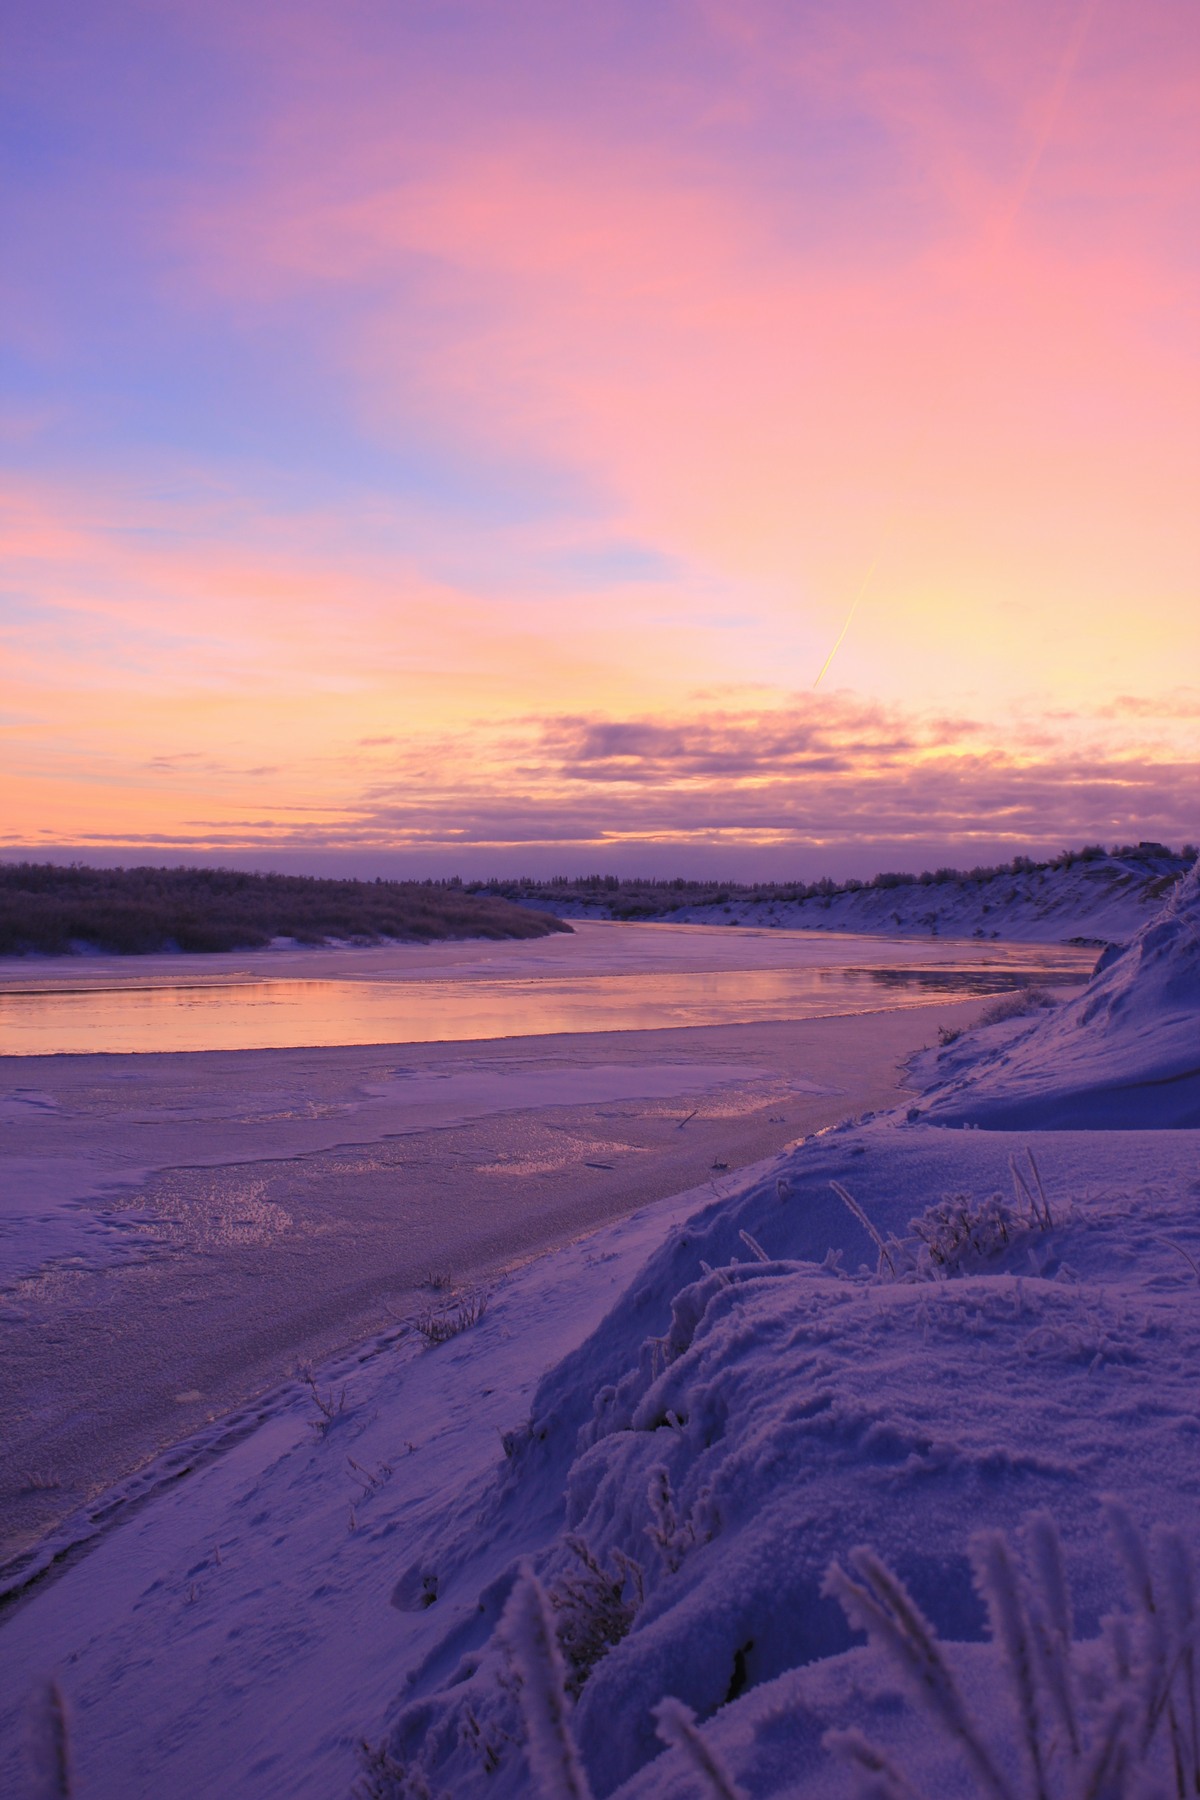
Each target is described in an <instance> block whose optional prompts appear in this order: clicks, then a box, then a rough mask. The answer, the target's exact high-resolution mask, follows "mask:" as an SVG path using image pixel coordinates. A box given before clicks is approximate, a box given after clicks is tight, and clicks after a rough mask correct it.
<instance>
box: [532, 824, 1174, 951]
mask: <svg viewBox="0 0 1200 1800" xmlns="http://www.w3.org/2000/svg"><path fill="white" fill-rule="evenodd" d="M1186 866H1187V865H1186V863H1185V862H1184V861H1183V860H1182V859H1181V858H1180V857H1178V856H1175V855H1173V854H1172V853H1170V852H1169V851H1160V850H1157V849H1155V848H1154V847H1151V848H1148V849H1147V850H1145V851H1133V852H1129V853H1123V854H1119V855H1117V854H1114V855H1112V856H1103V857H1097V858H1095V859H1091V860H1076V861H1074V862H1072V864H1071V865H1070V867H1053V866H1050V867H1044V868H1036V867H1035V868H1029V869H1021V870H1016V871H1006V872H1005V873H1003V874H999V875H993V876H990V877H988V878H986V879H976V878H975V877H972V876H962V877H958V878H954V879H936V880H930V881H928V882H926V881H913V882H907V883H904V884H901V885H896V886H882V887H875V886H866V887H861V888H854V889H851V890H850V891H848V892H840V893H834V894H828V895H811V896H810V897H808V898H807V899H802V900H789V899H784V898H781V897H779V896H777V895H773V894H772V893H771V892H770V891H769V890H765V889H760V890H758V891H757V892H754V893H749V894H747V893H739V892H738V891H737V890H736V889H735V890H733V891H731V893H730V895H729V897H728V899H727V900H722V901H720V902H717V903H714V904H710V905H683V906H680V905H677V904H675V903H674V902H673V901H672V897H671V895H670V892H669V890H664V891H663V892H662V910H661V911H659V912H656V913H651V912H642V913H639V916H641V917H657V918H662V919H669V920H671V922H672V923H674V924H681V925H682V924H699V925H759V926H762V927H764V928H767V929H771V928H777V929H787V930H792V931H796V930H802V931H861V932H871V933H878V934H882V935H885V936H886V935H890V934H892V933H896V934H899V935H903V936H916V937H928V936H930V935H931V934H932V935H935V936H941V937H981V938H993V937H997V938H1010V939H1014V940H1016V941H1018V942H1023V943H1061V942H1070V941H1072V940H1081V941H1085V942H1086V941H1091V940H1095V941H1096V942H1097V943H1098V944H1105V943H1124V942H1126V941H1127V940H1128V939H1129V938H1131V937H1132V936H1133V935H1134V933H1135V932H1136V931H1138V930H1139V929H1140V927H1141V926H1142V925H1143V924H1144V923H1145V922H1146V920H1147V919H1149V918H1152V917H1153V916H1154V914H1155V913H1156V912H1157V911H1158V909H1159V907H1160V906H1161V905H1162V902H1163V898H1164V895H1165V894H1166V892H1167V891H1168V890H1169V888H1170V886H1171V885H1172V883H1173V882H1174V881H1176V880H1177V879H1178V877H1179V875H1180V874H1181V872H1182V871H1183V869H1184V868H1185V867H1186ZM511 897H513V898H516V897H517V895H516V893H515V891H514V893H513V895H512V896H511ZM529 904H530V905H537V906H540V907H541V908H542V909H543V910H546V911H553V912H556V913H558V914H559V916H560V917H562V918H566V919H576V918H607V917H609V916H610V911H609V908H608V907H607V906H605V905H603V904H597V903H595V902H589V901H587V900H583V899H580V898H579V897H578V896H576V895H573V894H571V892H570V891H569V890H566V891H565V892H564V893H563V894H562V896H561V897H560V896H559V895H556V893H555V892H554V890H552V889H539V890H538V892H537V895H536V897H535V898H531V899H530V901H529Z"/></svg>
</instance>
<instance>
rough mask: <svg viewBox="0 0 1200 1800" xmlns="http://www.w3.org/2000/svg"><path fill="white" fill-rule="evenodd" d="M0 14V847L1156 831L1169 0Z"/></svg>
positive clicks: (329, 2)
mask: <svg viewBox="0 0 1200 1800" xmlns="http://www.w3.org/2000/svg"><path fill="white" fill-rule="evenodd" d="M5 16H6V22H5V26H4V44H3V49H2V50H0V55H2V56H3V62H4V69H3V84H4V91H3V96H2V99H0V107H2V111H3V155H4V168H5V173H4V177H3V197H2V202H0V242H2V243H3V245H4V249H3V253H2V254H0V314H2V319H3V350H2V364H0V366H2V369H3V377H2V393H3V401H2V409H0V459H2V469H3V475H2V490H0V539H2V543H3V555H2V568H0V584H2V596H3V599H2V606H3V663H4V670H3V695H2V700H0V731H2V733H3V742H4V746H5V755H4V760H5V764H6V768H7V771H8V777H7V779H6V784H5V785H6V791H7V796H8V804H7V806H6V808H5V812H4V816H3V844H4V849H3V851H2V852H0V853H2V854H4V855H7V856H12V855H17V854H27V853H41V852H43V851H49V850H54V851H56V852H58V853H66V852H70V853H72V854H77V855H79V856H80V857H83V858H85V859H86V858H88V857H92V858H93V859H100V858H103V859H104V860H108V861H113V860H125V861H142V862H144V861H155V862H159V861H177V860H181V859H182V858H184V857H187V858H189V859H191V858H192V857H195V856H203V857H204V858H205V859H206V860H213V861H222V862H241V863H247V864H250V865H253V866H258V867H264V868H266V867H277V868H304V869H311V870H312V871H313V872H317V873H320V872H325V871H330V870H334V869H337V870H347V871H352V872H355V873H362V874H372V875H373V874H376V873H384V874H400V873H405V872H409V871H411V872H412V873H415V874H421V875H425V874H439V873H441V874H452V873H455V872H458V873H462V874H464V875H468V874H486V873H487V872H489V871H492V870H496V871H507V872H518V871H528V872H530V873H535V874H547V873H552V872H555V871H559V870H562V871H564V872H570V873H575V872H584V871H587V870H592V869H598V870H614V871H618V872H633V871H643V872H647V873H655V874H673V873H685V874H700V873H714V874H719V875H740V876H743V877H758V876H761V877H773V876H780V877H786V876H791V875H797V876H804V877H807V878H811V877H813V876H817V875H821V874H825V873H831V874H834V875H840V874H849V873H856V874H869V873H871V872H872V871H874V870H875V869H878V868H880V867H910V868H920V867H922V866H927V865H929V864H931V863H944V862H956V863H963V862H965V863H972V862H977V861H981V860H990V859H992V858H995V857H998V856H1009V855H1011V854H1013V852H1014V851H1017V850H1020V851H1027V850H1032V851H1035V852H1036V851H1038V850H1057V849H1059V848H1061V847H1062V846H1063V845H1069V844H1077V843H1082V842H1084V841H1094V840H1100V841H1103V842H1106V843H1111V842H1113V841H1117V840H1120V841H1124V840H1127V839H1129V838H1133V839H1138V838H1158V839H1164V840H1165V841H1167V842H1170V843H1174V844H1178V843H1179V842H1181V841H1182V840H1183V839H1184V838H1191V839H1193V840H1194V839H1195V838H1196V837H1197V836H1198V835H1200V804H1198V803H1200V783H1198V781H1197V775H1196V765H1197V759H1198V753H1200V595H1198V588H1200V582H1198V576H1200V530H1198V527H1197V515H1198V511H1200V508H1198V504H1197V497H1198V495H1200V372H1198V357H1197V351H1198V345H1200V332H1198V328H1197V311H1196V297H1197V285H1198V282H1197V246H1198V244H1200V196H1198V185H1200V184H1198V179H1197V173H1198V170H1200V127H1198V124H1197V121H1198V119H1200V14H1198V12H1197V9H1196V6H1195V4H1194V0H1136V3H1135V0H1083V4H1082V5H1080V3H1079V0H1061V3H1060V0H1003V3H1001V0H980V3H978V4H976V3H971V4H968V3H966V0H906V3H903V4H901V3H900V0H895V3H887V0H817V3H808V0H791V3H784V0H689V3H684V0H680V3H678V4H674V3H671V0H578V3H576V0H544V3H536V0H514V3H513V4H505V3H504V0H474V3H470V0H464V3H460V0H337V3H336V4H335V3H334V0H324V4H309V3H308V0H286V4H275V3H274V0H254V3H253V4H247V3H246V0H237V3H236V4H235V3H232V0H146V3H145V4H137V3H135V0H14V3H13V4H11V5H10V6H9V7H8V8H6V15H5ZM851 614H852V616H851ZM847 621H848V623H847ZM843 628H845V635H844V637H843V638H842V639H841V642H840V645H839V646H838V648H837V649H836V653H835V654H834V655H833V657H832V661H830V662H829V666H828V668H827V669H826V671H825V673H824V675H823V676H822V675H821V671H822V668H823V667H824V665H825V664H826V661H827V659H828V658H829V657H830V652H831V651H832V650H834V646H835V645H837V644H838V640H839V635H840V634H841V633H842V632H843ZM818 677H820V679H819V681H818Z"/></svg>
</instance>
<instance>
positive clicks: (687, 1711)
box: [653, 1696, 746, 1800]
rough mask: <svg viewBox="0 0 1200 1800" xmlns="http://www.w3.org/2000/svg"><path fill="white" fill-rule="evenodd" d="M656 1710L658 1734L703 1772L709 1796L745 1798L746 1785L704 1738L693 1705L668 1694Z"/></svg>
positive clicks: (723, 1799)
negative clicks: (734, 1777) (686, 1704)
mask: <svg viewBox="0 0 1200 1800" xmlns="http://www.w3.org/2000/svg"><path fill="white" fill-rule="evenodd" d="M653 1712H654V1719H655V1723H656V1725H657V1726H658V1735H659V1737H660V1738H661V1739H662V1741H663V1743H664V1744H668V1745H670V1746H672V1747H673V1748H675V1749H678V1750H681V1751H682V1752H683V1755H684V1758H685V1759H686V1761H687V1762H689V1763H690V1764H691V1766H692V1768H693V1769H695V1771H696V1773H697V1775H699V1776H700V1779H701V1781H702V1783H703V1785H704V1792H705V1794H706V1795H707V1796H709V1800H746V1795H745V1791H744V1789H742V1788H740V1787H739V1786H738V1785H737V1783H736V1781H735V1780H734V1779H733V1776H732V1775H731V1774H730V1773H729V1770H728V1769H727V1768H726V1766H725V1764H724V1762H723V1761H722V1760H721V1758H720V1756H718V1754H717V1752H716V1751H715V1750H714V1749H713V1747H712V1745H711V1744H709V1743H706V1742H705V1740H704V1738H703V1736H702V1735H701V1733H700V1731H699V1729H698V1728H697V1725H696V1715H695V1713H694V1712H693V1711H692V1709H691V1707H690V1706H685V1705H684V1703H683V1701H682V1700H673V1699H671V1698H670V1697H669V1696H668V1698H667V1699H665V1700H660V1701H659V1703H658V1705H657V1706H656V1707H654V1709H653Z"/></svg>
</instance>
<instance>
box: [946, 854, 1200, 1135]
mask: <svg viewBox="0 0 1200 1800" xmlns="http://www.w3.org/2000/svg"><path fill="white" fill-rule="evenodd" d="M928 1116H929V1118H930V1119H932V1120H935V1121H938V1122H941V1123H946V1124H951V1123H958V1124H961V1123H964V1122H969V1123H972V1124H978V1125H989V1126H1001V1127H1005V1128H1009V1129H1028V1128H1031V1127H1032V1128H1037V1129H1044V1128H1046V1127H1048V1126H1079V1125H1083V1126H1092V1127H1096V1128H1101V1129H1103V1128H1119V1129H1123V1128H1128V1127H1130V1126H1139V1125H1146V1126H1156V1125H1160V1126H1161V1125H1172V1126H1181V1125H1186V1126H1197V1125H1200V864H1197V865H1196V866H1195V867H1194V868H1193V869H1192V871H1191V873H1190V874H1189V875H1188V876H1186V878H1185V879H1184V880H1183V881H1182V882H1181V883H1180V884H1179V886H1178V887H1177V888H1175V889H1174V890H1173V892H1172V894H1171V895H1170V897H1169V898H1168V900H1167V902H1166V905H1165V906H1164V908H1163V910H1162V912H1161V913H1160V914H1159V916H1158V917H1157V918H1155V919H1153V920H1152V921H1150V922H1149V923H1148V924H1146V925H1144V926H1143V927H1142V929H1141V930H1140V931H1139V932H1138V934H1137V935H1136V937H1135V938H1134V940H1133V942H1132V943H1131V944H1129V945H1128V946H1127V947H1126V948H1125V949H1123V950H1110V951H1107V952H1106V953H1105V954H1104V955H1103V956H1102V957H1101V959H1100V962H1099V964H1098V965H1097V969H1096V973H1095V975H1094V976H1093V978H1092V980H1091V982H1090V983H1089V985H1088V986H1087V987H1086V988H1085V989H1084V991H1083V993H1082V994H1081V995H1079V996H1078V997H1076V998H1072V999H1070V1000H1068V1001H1066V1002H1064V1003H1063V1004H1062V1005H1061V1006H1060V1007H1058V1008H1057V1009H1056V1010H1054V1011H1053V1012H1051V1013H1049V1014H1046V1015H1043V1016H1041V1017H1039V1018H1038V1019H1037V1020H1036V1022H1035V1023H1034V1024H1032V1025H1031V1026H1029V1027H1027V1028H1026V1029H1025V1031H1024V1032H1023V1033H1022V1034H1021V1035H1020V1036H1019V1037H1018V1038H1017V1039H1016V1040H1015V1041H1011V1042H1009V1043H1008V1044H1006V1046H1005V1047H1004V1048H1003V1049H1002V1050H1000V1051H999V1052H992V1053H991V1054H987V1053H985V1054H984V1055H983V1056H981V1057H980V1059H979V1061H978V1062H977V1063H976V1064H975V1065H974V1066H973V1067H971V1068H969V1069H968V1070H966V1071H965V1072H964V1073H963V1074H962V1075H961V1076H960V1077H959V1079H958V1080H956V1081H954V1082H952V1083H950V1084H948V1085H947V1086H946V1087H945V1088H944V1089H942V1090H941V1091H937V1092H935V1093H934V1094H933V1095H932V1096H931V1097H930V1104H929V1108H928Z"/></svg>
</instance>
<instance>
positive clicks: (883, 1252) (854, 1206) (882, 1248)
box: [829, 1181, 896, 1278]
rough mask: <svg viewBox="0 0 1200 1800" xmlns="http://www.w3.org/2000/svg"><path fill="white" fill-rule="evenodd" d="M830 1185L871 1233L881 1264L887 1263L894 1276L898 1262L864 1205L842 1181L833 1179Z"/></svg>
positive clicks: (844, 1204) (843, 1203)
mask: <svg viewBox="0 0 1200 1800" xmlns="http://www.w3.org/2000/svg"><path fill="white" fill-rule="evenodd" d="M829 1185H830V1187H831V1188H832V1189H833V1191H834V1193H835V1194H836V1195H837V1197H838V1199H839V1200H840V1201H841V1203H842V1205H843V1206H845V1207H848V1208H849V1210H850V1211H851V1212H852V1213H853V1214H854V1217H855V1218H856V1219H857V1220H858V1222H859V1224H860V1225H862V1226H863V1227H864V1228H865V1229H866V1231H867V1232H868V1233H869V1234H870V1236H871V1238H872V1240H873V1242H874V1244H875V1246H876V1248H877V1250H878V1251H879V1261H880V1264H881V1265H882V1264H883V1263H886V1264H887V1266H888V1269H889V1271H890V1272H891V1274H892V1276H893V1278H894V1277H895V1274H896V1264H895V1262H894V1261H893V1260H892V1253H891V1251H890V1250H889V1249H888V1247H887V1245H886V1244H885V1243H884V1241H883V1239H882V1238H881V1237H880V1235H879V1233H878V1232H877V1231H876V1229H875V1227H874V1225H872V1223H871V1221H870V1219H868V1217H867V1215H866V1213H865V1212H864V1211H863V1209H862V1207H861V1206H860V1205H859V1204H858V1201H857V1200H856V1199H855V1198H854V1195H853V1194H852V1193H851V1192H850V1190H849V1188H846V1187H843V1186H842V1184H841V1182H840V1181H831V1182H830V1184H829Z"/></svg>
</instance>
